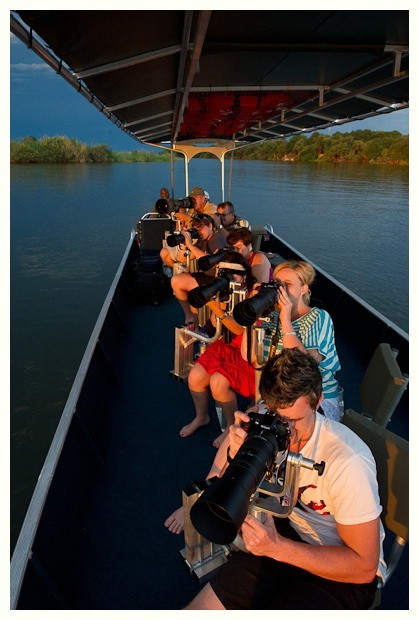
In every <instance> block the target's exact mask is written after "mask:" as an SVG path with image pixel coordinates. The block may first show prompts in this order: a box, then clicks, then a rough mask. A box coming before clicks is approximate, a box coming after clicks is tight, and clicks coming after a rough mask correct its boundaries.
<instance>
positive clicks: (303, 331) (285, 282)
mask: <svg viewBox="0 0 419 620" xmlns="http://www.w3.org/2000/svg"><path fill="white" fill-rule="evenodd" d="M315 276H316V272H315V270H314V269H313V267H312V266H311V265H310V264H309V263H307V262H306V261H286V262H284V263H281V264H279V265H278V266H277V267H276V268H275V270H274V274H273V277H274V280H276V281H277V282H279V290H278V298H277V304H278V308H279V317H278V311H274V312H273V313H272V315H271V319H272V322H271V323H270V326H271V330H272V331H273V332H275V331H276V325H277V322H278V321H279V324H278V330H277V337H278V342H277V344H276V347H275V350H274V351H271V356H272V355H276V354H278V353H279V352H280V351H281V350H282V349H291V348H294V347H295V348H297V349H300V351H302V352H303V353H308V354H309V355H311V357H313V359H314V360H315V361H316V362H317V364H318V365H319V370H320V372H321V375H322V383H323V397H324V400H323V402H322V405H321V408H322V410H323V413H324V414H325V416H326V417H328V418H332V419H334V420H339V419H340V413H339V398H338V382H337V380H336V379H335V373H336V372H337V371H338V370H340V363H339V357H338V354H337V351H336V346H335V333H334V327H333V321H332V319H331V317H330V315H329V313H328V312H326V310H323V309H321V308H317V307H315V306H314V307H311V306H310V295H311V291H310V285H311V284H312V282H313V281H314V278H315ZM271 343H272V341H271V336H268V337H266V338H265V341H264V343H263V346H264V357H265V359H267V358H268V355H269V351H270V349H271ZM242 355H243V357H244V358H245V359H247V354H246V338H243V340H242ZM252 361H255V356H254V355H253V356H252Z"/></svg>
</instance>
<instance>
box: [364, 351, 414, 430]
mask: <svg viewBox="0 0 419 620" xmlns="http://www.w3.org/2000/svg"><path fill="white" fill-rule="evenodd" d="M396 355H397V352H396V351H394V350H393V349H392V348H391V347H390V345H389V344H387V343H385V342H384V343H383V342H382V343H381V344H379V345H378V347H377V348H376V350H375V352H374V354H373V356H372V358H371V361H370V363H369V364H368V367H367V369H366V371H365V374H364V377H363V379H362V381H361V385H360V389H359V396H360V400H361V413H362V414H363V415H365V416H367V417H369V418H372V420H373V421H374V422H375V423H376V424H379V425H380V426H387V424H388V422H389V420H390V418H391V416H392V414H393V412H394V410H395V408H396V406H397V404H398V402H399V400H400V398H401V397H402V394H403V392H404V390H405V389H406V386H407V384H408V381H409V378H408V377H407V376H406V375H403V374H402V372H401V370H400V368H399V365H398V363H397V360H396Z"/></svg>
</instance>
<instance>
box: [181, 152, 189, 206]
mask: <svg viewBox="0 0 419 620" xmlns="http://www.w3.org/2000/svg"><path fill="white" fill-rule="evenodd" d="M181 152H182V151H181ZM182 155H183V156H184V158H185V196H187V195H188V194H189V167H188V156H187V154H186V153H182Z"/></svg>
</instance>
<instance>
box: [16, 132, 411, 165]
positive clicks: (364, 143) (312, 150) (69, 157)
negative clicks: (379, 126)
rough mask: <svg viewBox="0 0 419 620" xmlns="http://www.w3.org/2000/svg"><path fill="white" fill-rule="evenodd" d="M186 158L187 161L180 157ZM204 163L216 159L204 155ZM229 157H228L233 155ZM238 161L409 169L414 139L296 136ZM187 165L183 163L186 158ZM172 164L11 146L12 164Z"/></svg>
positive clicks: (75, 145) (161, 155) (67, 145)
mask: <svg viewBox="0 0 419 620" xmlns="http://www.w3.org/2000/svg"><path fill="white" fill-rule="evenodd" d="M174 157H175V158H177V159H179V158H182V156H181V155H177V154H175V155H174ZM201 157H210V155H209V154H203V155H201ZM227 157H228V155H227ZM234 158H235V159H246V160H248V159H253V160H260V161H278V162H284V161H286V162H322V163H323V162H329V163H359V164H385V165H398V166H407V165H408V164H409V136H408V135H403V134H401V133H400V132H398V131H372V130H370V129H360V130H355V131H352V132H348V133H341V132H335V133H334V134H332V135H325V134H320V133H318V132H314V133H313V134H311V135H310V136H309V137H307V136H305V135H299V136H293V137H292V138H291V139H290V140H288V141H286V142H285V141H280V140H268V141H266V142H262V143H258V144H254V145H250V146H246V147H244V148H242V149H239V150H238V151H236V152H235V153H234ZM182 159H183V158H182ZM166 161H167V162H168V161H170V153H169V151H166V150H164V151H162V152H158V153H156V152H151V151H138V150H135V151H114V150H112V149H111V148H110V147H109V146H107V145H106V144H97V145H93V146H91V145H86V144H83V143H82V142H79V141H78V140H74V139H72V138H67V137H66V136H53V137H49V136H46V137H44V138H41V139H40V140H37V139H36V138H33V137H30V136H27V137H26V138H23V139H22V140H21V141H16V140H13V141H11V143H10V163H11V164H49V163H51V164H91V163H119V162H121V163H129V162H143V163H144V162H166Z"/></svg>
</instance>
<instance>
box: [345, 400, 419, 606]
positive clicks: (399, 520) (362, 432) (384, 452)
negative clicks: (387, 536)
mask: <svg viewBox="0 0 419 620" xmlns="http://www.w3.org/2000/svg"><path fill="white" fill-rule="evenodd" d="M342 423H343V424H345V425H346V426H347V427H349V428H350V429H351V430H352V431H354V433H356V434H357V435H358V436H359V437H360V438H361V439H362V440H363V441H364V442H365V443H366V444H367V445H368V446H369V448H370V450H371V452H372V454H373V456H374V459H375V462H376V465H377V480H378V489H379V493H380V501H381V505H382V507H383V512H382V515H381V519H382V521H383V523H384V525H385V527H386V528H387V530H389V531H390V532H393V534H394V535H395V538H394V542H393V545H392V547H391V550H390V553H389V554H388V557H386V558H385V560H386V563H387V579H386V582H388V580H389V579H390V577H391V575H392V574H393V573H394V571H395V569H396V567H397V564H398V561H399V559H400V556H401V554H402V552H403V549H404V547H405V545H406V543H407V540H408V533H409V476H408V472H409V442H408V441H406V440H405V439H402V438H401V437H399V436H398V435H395V434H394V433H392V432H391V431H389V430H387V429H386V428H384V427H383V426H380V425H379V424H376V423H375V422H373V421H372V420H369V419H368V418H366V417H365V416H363V415H360V414H359V413H357V412H356V411H353V410H352V409H347V410H346V411H345V414H344V416H343V420H342ZM383 587H384V586H383V584H382V583H379V584H378V587H377V593H376V597H375V601H374V604H373V606H372V607H371V609H375V608H376V607H378V606H379V604H380V600H381V591H382V588H383Z"/></svg>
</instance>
